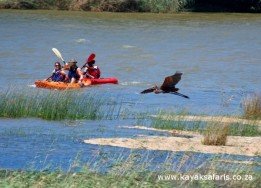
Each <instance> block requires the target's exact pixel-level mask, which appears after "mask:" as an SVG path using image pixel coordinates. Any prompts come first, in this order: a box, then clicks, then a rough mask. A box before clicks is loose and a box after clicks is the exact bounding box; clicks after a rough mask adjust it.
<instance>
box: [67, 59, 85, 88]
mask: <svg viewBox="0 0 261 188" xmlns="http://www.w3.org/2000/svg"><path fill="white" fill-rule="evenodd" d="M76 64H77V61H76V60H75V59H72V60H70V61H69V62H68V63H67V67H68V68H69V72H68V81H69V82H70V83H79V84H81V81H82V79H83V73H82V71H81V69H80V68H78V67H77V65H76Z"/></svg>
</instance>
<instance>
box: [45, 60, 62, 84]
mask: <svg viewBox="0 0 261 188" xmlns="http://www.w3.org/2000/svg"><path fill="white" fill-rule="evenodd" d="M65 78H66V73H65V72H64V71H63V70H62V66H61V63H60V62H58V61H57V62H55V63H54V70H53V72H52V75H51V76H50V77H49V78H47V79H46V80H47V81H53V82H64V81H65Z"/></svg>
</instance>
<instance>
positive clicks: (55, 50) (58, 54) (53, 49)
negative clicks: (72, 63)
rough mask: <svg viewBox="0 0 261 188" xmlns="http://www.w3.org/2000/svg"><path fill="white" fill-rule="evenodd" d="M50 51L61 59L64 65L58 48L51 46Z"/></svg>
mask: <svg viewBox="0 0 261 188" xmlns="http://www.w3.org/2000/svg"><path fill="white" fill-rule="evenodd" d="M52 51H53V53H54V54H55V55H56V56H57V57H58V58H59V59H61V60H62V61H63V64H64V65H65V61H64V59H63V57H62V54H61V53H60V52H59V50H57V49H56V48H52Z"/></svg>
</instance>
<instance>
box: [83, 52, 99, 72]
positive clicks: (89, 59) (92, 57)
mask: <svg viewBox="0 0 261 188" xmlns="http://www.w3.org/2000/svg"><path fill="white" fill-rule="evenodd" d="M95 57H96V55H95V54H94V53H92V54H91V55H90V56H89V57H88V59H87V61H86V63H85V64H84V65H83V66H82V68H83V67H85V65H86V64H87V63H88V62H90V61H92V60H94V58H95ZM82 68H81V69H82Z"/></svg>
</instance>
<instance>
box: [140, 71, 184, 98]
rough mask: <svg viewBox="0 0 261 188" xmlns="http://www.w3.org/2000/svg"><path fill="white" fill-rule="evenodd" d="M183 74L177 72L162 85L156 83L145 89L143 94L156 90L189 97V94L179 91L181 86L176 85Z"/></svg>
mask: <svg viewBox="0 0 261 188" xmlns="http://www.w3.org/2000/svg"><path fill="white" fill-rule="evenodd" d="M181 75H182V73H181V72H176V73H175V74H174V75H172V76H168V77H166V78H165V80H164V82H163V84H162V85H161V86H160V87H158V86H157V85H155V86H154V87H151V88H148V89H145V90H144V91H142V92H141V94H146V93H151V92H154V93H156V94H159V93H170V94H175V95H178V96H181V97H184V98H187V99H189V97H188V96H186V95H183V94H181V93H178V92H177V91H178V90H179V88H176V87H175V86H176V84H177V83H178V82H179V81H180V80H181Z"/></svg>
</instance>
